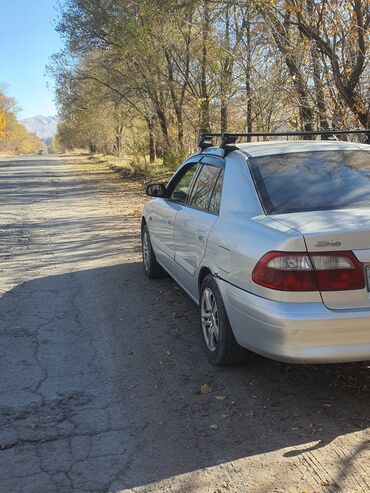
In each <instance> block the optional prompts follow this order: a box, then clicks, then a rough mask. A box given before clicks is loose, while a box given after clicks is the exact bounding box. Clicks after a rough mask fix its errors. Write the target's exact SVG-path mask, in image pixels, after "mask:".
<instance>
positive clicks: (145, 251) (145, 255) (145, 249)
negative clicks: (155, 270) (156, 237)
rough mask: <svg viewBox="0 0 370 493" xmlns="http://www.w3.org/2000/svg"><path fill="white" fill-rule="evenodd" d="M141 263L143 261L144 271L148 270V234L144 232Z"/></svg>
mask: <svg viewBox="0 0 370 493" xmlns="http://www.w3.org/2000/svg"><path fill="white" fill-rule="evenodd" d="M143 261H144V267H145V269H146V270H149V262H150V252H149V238H148V233H147V232H146V231H144V234H143Z"/></svg>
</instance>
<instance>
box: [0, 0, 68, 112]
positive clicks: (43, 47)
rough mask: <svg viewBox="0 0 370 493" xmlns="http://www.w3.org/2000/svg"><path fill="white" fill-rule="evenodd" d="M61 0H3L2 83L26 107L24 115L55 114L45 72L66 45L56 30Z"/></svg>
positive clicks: (0, 30)
mask: <svg viewBox="0 0 370 493" xmlns="http://www.w3.org/2000/svg"><path fill="white" fill-rule="evenodd" d="M56 4H57V0H34V1H32V0H12V1H9V0H0V12H1V28H0V84H6V85H7V93H8V95H9V96H12V97H14V98H15V99H16V100H17V102H18V104H19V106H21V108H22V110H21V112H20V113H19V117H20V118H28V117H31V116H36V115H44V116H49V115H55V114H56V109H55V105H54V101H53V99H54V94H53V90H52V88H49V89H48V88H47V83H49V84H50V83H51V80H50V79H49V78H48V77H46V75H45V66H46V64H47V63H48V61H49V57H50V56H51V55H52V54H53V53H55V52H57V51H59V50H60V49H61V48H62V40H61V39H60V38H59V36H58V34H57V33H56V32H55V30H54V23H55V22H54V20H55V19H56V17H57V9H56Z"/></svg>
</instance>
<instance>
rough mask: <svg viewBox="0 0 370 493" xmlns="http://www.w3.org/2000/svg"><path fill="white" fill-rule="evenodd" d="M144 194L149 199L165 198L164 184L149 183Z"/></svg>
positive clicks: (165, 189)
mask: <svg viewBox="0 0 370 493" xmlns="http://www.w3.org/2000/svg"><path fill="white" fill-rule="evenodd" d="M146 194H147V195H149V196H150V197H167V188H166V185H165V184H164V183H151V184H150V185H147V187H146Z"/></svg>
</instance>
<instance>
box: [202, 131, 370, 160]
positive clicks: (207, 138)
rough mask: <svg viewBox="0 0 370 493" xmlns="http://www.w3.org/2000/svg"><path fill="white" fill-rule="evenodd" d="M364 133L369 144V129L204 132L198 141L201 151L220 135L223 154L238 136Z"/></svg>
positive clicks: (231, 148) (326, 135) (233, 146)
mask: <svg viewBox="0 0 370 493" xmlns="http://www.w3.org/2000/svg"><path fill="white" fill-rule="evenodd" d="M358 134H359V135H361V134H362V135H366V136H367V139H366V141H365V142H364V144H370V129H369V128H367V129H363V130H361V129H355V130H312V131H294V132H246V133H227V132H226V133H204V134H202V136H201V139H200V142H199V148H200V149H201V151H202V152H203V151H205V150H206V149H208V147H214V143H213V139H214V138H215V137H221V139H222V140H221V144H220V148H221V149H225V154H227V153H229V152H231V151H232V150H235V149H237V147H236V145H235V144H236V141H237V140H238V139H239V138H240V137H248V138H251V137H314V136H321V140H328V139H329V138H330V137H333V136H335V135H358Z"/></svg>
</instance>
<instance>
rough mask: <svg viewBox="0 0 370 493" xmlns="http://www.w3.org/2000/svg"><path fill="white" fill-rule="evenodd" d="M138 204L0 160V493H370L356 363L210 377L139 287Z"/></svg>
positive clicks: (366, 420)
mask: <svg viewBox="0 0 370 493" xmlns="http://www.w3.org/2000/svg"><path fill="white" fill-rule="evenodd" d="M141 189H142V187H141V186H140V185H138V184H135V183H133V182H127V183H125V182H124V181H122V180H121V179H119V178H118V176H117V175H115V174H113V173H112V172H111V171H109V170H107V169H104V168H101V167H99V166H98V165H93V164H91V163H90V164H88V163H87V162H86V161H83V160H75V161H74V162H71V161H70V160H68V159H66V158H48V157H45V158H38V159H25V158H24V159H18V160H13V161H12V160H2V161H0V274H1V275H0V295H1V297H0V353H1V354H0V376H1V378H0V426H1V428H0V492H1V493H55V492H58V493H70V492H88V493H95V492H96V493H103V492H106V493H108V492H109V493H118V492H128V491H130V492H140V493H144V492H145V493H149V492H156V493H159V492H172V493H180V492H182V493H185V492H186V493H188V492H189V493H190V492H191V493H192V492H201V493H226V492H227V493H230V492H231V493H234V492H235V493H239V492H247V493H273V492H284V493H285V492H287V493H288V492H289V493H290V492H294V493H303V492H304V491H307V492H309V493H313V492H320V493H321V492H324V493H334V492H335V493H336V492H346V493H347V492H348V493H356V492H361V493H362V492H369V491H370V453H369V424H370V398H369V392H370V369H369V363H368V364H353V365H332V366H289V365H283V364H279V363H274V362H272V361H269V360H266V359H264V358H261V357H258V356H253V357H252V358H251V359H250V362H249V364H248V365H245V366H243V367H239V368H233V369H220V368H215V367H213V366H211V365H210V364H209V363H208V362H207V360H206V359H205V357H204V355H203V353H202V348H201V336H200V332H199V328H198V319H197V309H196V306H195V305H194V304H193V302H192V301H191V300H190V299H189V298H188V297H187V296H186V295H185V294H184V293H183V292H182V291H181V290H180V289H179V288H178V287H177V286H176V285H175V283H174V282H173V281H171V280H170V279H163V280H160V281H155V282H149V281H147V280H146V279H145V278H144V275H143V273H142V267H141V264H140V254H139V237H138V230H139V223H140V210H141V206H142V203H143V200H144V197H143V195H142V190H141ZM348 330H350V327H349V328H348ZM369 330H370V329H369ZM205 383H207V384H208V385H209V386H210V387H211V388H212V392H210V393H208V394H206V395H202V394H201V393H200V387H201V385H202V384H205Z"/></svg>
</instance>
